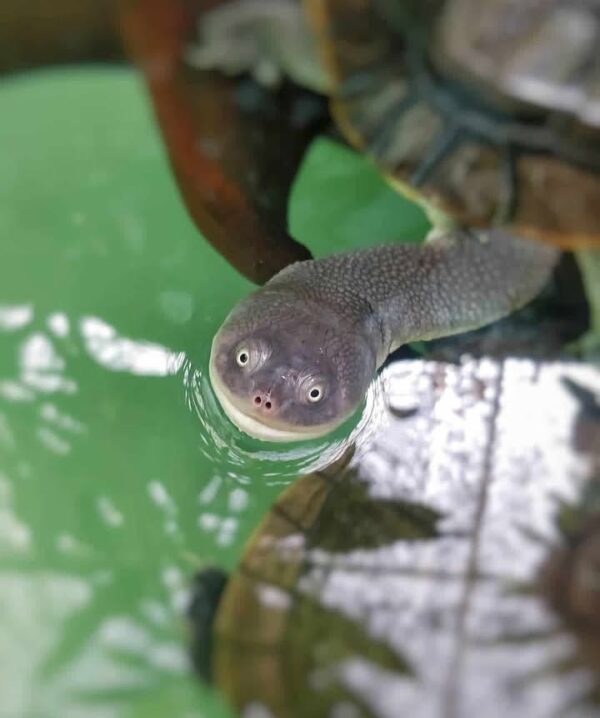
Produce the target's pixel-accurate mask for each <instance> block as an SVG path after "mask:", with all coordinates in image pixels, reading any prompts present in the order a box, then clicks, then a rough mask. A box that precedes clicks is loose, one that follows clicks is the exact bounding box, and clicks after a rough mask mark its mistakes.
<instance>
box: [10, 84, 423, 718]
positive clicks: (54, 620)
mask: <svg viewBox="0 0 600 718" xmlns="http://www.w3.org/2000/svg"><path fill="white" fill-rule="evenodd" d="M0 105H1V107H2V112H1V113H0V138H1V139H0V145H1V151H2V162H1V164H0V665H1V666H2V670H1V672H0V697H1V698H0V700H1V709H2V710H1V711H0V712H1V714H2V715H3V716H7V717H8V716H10V718H12V717H13V716H14V717H15V718H17V717H18V718H46V717H48V718H51V717H52V718H53V717H54V716H61V717H67V718H68V717H70V716H77V718H86V717H87V716H93V717H94V718H104V717H106V718H108V717H110V718H112V717H113V716H126V717H127V718H132V717H134V716H144V718H152V717H153V716H157V717H158V716H160V717H161V718H162V717H163V716H166V715H169V716H174V717H175V718H178V717H179V716H181V717H184V716H185V717H186V718H195V717H197V716H210V718H220V716H227V715H229V713H228V710H227V709H226V707H225V706H224V704H223V702H222V701H221V700H220V699H219V698H218V697H217V696H215V695H213V694H212V693H211V692H209V691H208V690H206V689H204V688H202V687H201V686H200V685H199V684H198V683H197V681H196V680H195V679H194V678H193V676H191V674H190V671H189V667H188V662H187V657H186V653H185V650H184V646H185V639H186V635H185V628H184V625H183V622H182V620H181V613H182V610H183V609H184V607H185V605H186V602H187V598H188V595H187V588H188V580H189V577H190V576H191V575H192V573H193V572H194V571H195V570H196V569H197V568H199V567H202V566H205V565H207V564H218V565H220V566H223V567H225V568H228V569H229V568H231V567H232V566H233V565H234V564H235V561H236V558H237V556H238V555H239V552H240V550H241V547H242V546H243V543H244V541H245V539H246V537H247V536H248V533H249V532H250V530H251V529H252V527H253V526H254V525H255V524H256V522H257V521H258V519H259V517H260V516H261V515H262V514H263V513H264V511H265V510H266V508H267V507H268V506H269V505H270V503H271V502H272V500H273V499H274V498H275V496H276V495H277V493H278V492H279V490H280V487H281V486H282V485H284V484H286V483H289V481H290V479H291V478H292V477H293V476H295V475H296V474H297V473H298V472H299V471H301V470H305V469H306V468H307V467H308V466H310V465H311V464H314V462H315V460H316V459H317V458H318V457H322V455H323V453H324V452H325V451H329V452H332V453H335V451H337V450H338V448H339V446H340V445H342V444H343V441H342V438H343V435H342V434H340V435H339V436H338V438H337V442H335V441H334V440H333V439H331V440H328V441H321V442H312V443H311V444H308V445H307V446H304V447H302V446H301V447H300V448H298V447H291V448H286V447H285V446H284V447H276V452H273V451H270V450H269V447H268V446H267V445H261V444H259V443H257V442H253V441H251V440H250V439H248V438H245V437H243V436H242V435H241V434H239V432H237V431H236V430H235V429H233V428H232V427H231V426H230V425H229V424H228V423H227V422H226V420H225V419H224V418H223V417H222V415H221V414H220V412H219V410H218V408H217V405H216V404H215V401H214V397H213V396H212V394H211V392H210V389H209V387H208V385H207V383H206V380H205V378H204V374H203V372H204V368H205V365H206V360H207V357H208V351H209V346H210V340H211V338H212V335H213V333H214V331H215V329H216V328H217V326H218V325H219V324H220V322H221V321H222V319H223V317H224V316H225V314H226V313H227V311H228V310H229V308H230V307H231V306H232V304H233V303H234V302H235V301H236V299H237V298H239V297H240V296H242V295H243V294H244V293H246V292H247V291H248V290H249V289H250V285H249V284H248V283H247V282H246V281H244V280H242V279H241V278H240V277H239V276H238V275H236V274H235V272H234V271H233V270H231V269H230V268H229V267H228V266H227V264H226V263H225V262H224V261H223V260H222V259H221V258H220V257H219V256H217V255H216V254H215V253H214V251H213V250H212V249H210V248H209V246H208V245H207V244H206V243H204V242H203V241H202V240H201V238H199V237H198V234H197V232H196V230H195V229H194V227H193V226H192V225H191V223H190V221H189V220H188V218H187V216H186V214H185V212H184V210H183V209H182V206H181V203H180V200H179V197H178V195H177V191H176V189H175V187H174V184H173V182H172V179H171V177H170V174H169V171H168V168H167V165H166V162H165V158H164V155H163V151H162V149H161V146H160V144H159V141H158V139H157V135H156V132H155V130H154V128H153V126H152V123H151V118H150V115H149V110H148V107H147V105H146V103H145V101H144V99H143V97H142V94H141V91H140V89H139V87H138V84H137V82H136V81H135V79H134V78H133V77H132V76H131V75H130V74H128V73H125V72H122V71H106V70H85V71H84V70H72V71H61V72H53V73H43V74H37V75H32V76H29V77H28V76H24V77H21V78H19V79H16V80H9V81H4V83H3V84H2V85H1V86H0ZM323 197H325V198H326V200H325V201H323ZM317 198H318V201H317ZM359 199H360V201H361V202H362V206H363V209H362V211H360V212H359V211H358V209H357V204H358V201H359ZM399 210H400V211H399ZM401 210H402V202H401V200H399V199H398V198H397V197H396V196H395V195H394V194H393V193H392V192H391V190H389V189H387V188H386V187H385V186H384V185H383V183H381V181H380V180H379V179H378V178H377V177H376V174H375V172H374V171H373V170H372V169H371V168H369V167H368V166H367V165H366V164H365V163H364V162H362V161H361V160H359V159H358V158H354V157H353V156H352V155H350V154H349V153H348V152H347V151H346V150H342V149H340V148H338V147H336V146H334V145H332V144H330V143H326V142H324V141H321V142H320V143H318V144H317V145H316V146H315V147H314V148H313V150H312V151H311V154H310V156H309V157H308V159H307V161H306V162H305V165H304V168H303V171H302V173H301V176H300V178H299V181H298V183H297V185H296V189H295V192H294V200H293V207H292V213H291V216H292V229H293V230H294V231H295V233H296V234H297V236H298V238H299V239H301V240H302V241H305V242H306V243H307V244H309V245H310V246H311V248H312V249H313V251H315V253H317V254H323V253H325V252H326V251H335V250H336V249H339V248H341V247H344V246H352V245H354V244H358V243H360V244H362V245H365V244H369V243H375V242H377V241H379V240H380V239H382V238H390V237H394V236H400V235H401V234H403V233H404V234H405V236H406V235H409V236H411V237H412V238H415V237H418V236H421V235H422V234H423V232H424V230H425V225H424V220H423V219H422V217H421V216H420V215H419V214H418V213H417V212H416V210H409V211H408V212H406V213H404V214H403V212H402V211H401ZM398 222H400V224H398ZM403 228H404V230H405V232H403ZM386 231H387V234H386ZM373 396H374V397H375V398H374V399H373V401H372V402H371V404H372V405H373V406H376V405H377V401H376V392H375V393H374V395H373ZM371 410H372V411H374V410H373V409H371ZM350 428H351V427H346V431H349V430H350Z"/></svg>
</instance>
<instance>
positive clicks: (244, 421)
mask: <svg viewBox="0 0 600 718" xmlns="http://www.w3.org/2000/svg"><path fill="white" fill-rule="evenodd" d="M208 375H209V378H210V383H211V385H212V388H213V391H214V393H215V396H216V397H217V399H218V401H219V404H220V405H221V408H222V409H223V411H224V412H225V414H226V416H227V418H228V419H229V420H230V421H231V422H232V423H233V424H235V426H237V428H238V429H239V430H240V431H243V432H244V433H245V434H248V435H249V436H251V437H252V438H254V439H260V440H261V441H272V442H278V443H282V442H289V441H307V440H308V439H317V438H319V437H320V436H323V435H325V434H328V433H329V432H330V431H332V430H333V429H335V428H336V426H338V425H339V423H340V422H335V423H332V424H325V425H323V424H322V425H320V426H311V427H292V426H289V427H282V428H278V427H275V426H270V425H269V424H265V423H264V422H262V421H259V420H258V419H257V418H256V417H254V416H251V415H250V414H247V413H246V412H245V411H244V410H243V409H242V408H241V407H240V406H239V405H238V404H237V403H236V401H235V399H234V398H233V397H232V396H231V393H230V392H229V391H228V390H227V388H226V387H225V385H224V384H223V382H222V381H221V380H220V378H219V376H218V375H217V372H216V371H215V370H214V367H213V356H212V352H211V357H210V362H209V365H208Z"/></svg>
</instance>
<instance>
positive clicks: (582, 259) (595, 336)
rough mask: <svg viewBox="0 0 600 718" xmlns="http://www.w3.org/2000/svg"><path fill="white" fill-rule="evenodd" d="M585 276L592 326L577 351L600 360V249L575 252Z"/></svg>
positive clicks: (589, 358)
mask: <svg viewBox="0 0 600 718" xmlns="http://www.w3.org/2000/svg"><path fill="white" fill-rule="evenodd" d="M575 257H576V258H577V263H578V265H579V269H580V270H581V274H582V277H583V284H584V287H585V295H586V297H587V300H588V303H589V306H590V328H589V329H588V331H587V332H586V333H585V334H584V335H583V336H582V337H581V338H580V339H579V340H578V341H577V344H576V347H575V348H576V350H577V353H578V354H580V355H581V356H583V358H584V359H588V360H590V361H595V362H598V361H600V249H595V248H590V249H579V250H577V251H576V252H575Z"/></svg>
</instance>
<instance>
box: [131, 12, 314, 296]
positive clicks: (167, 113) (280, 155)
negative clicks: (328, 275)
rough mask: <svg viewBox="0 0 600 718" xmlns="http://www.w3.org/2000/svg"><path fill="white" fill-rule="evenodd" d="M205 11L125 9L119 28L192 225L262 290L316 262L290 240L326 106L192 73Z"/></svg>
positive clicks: (285, 91) (292, 91)
mask: <svg viewBox="0 0 600 718" xmlns="http://www.w3.org/2000/svg"><path fill="white" fill-rule="evenodd" d="M213 4H214V3H213ZM201 6H202V7H203V8H206V4H204V5H201V4H198V3H194V2H190V0H121V3H120V25H121V29H122V34H123V37H124V40H125V44H126V47H127V49H128V51H129V53H130V55H131V57H132V58H133V60H134V61H135V63H136V64H137V65H138V67H139V68H140V70H141V71H142V72H143V74H144V77H145V80H146V83H147V87H148V90H149V92H150V96H151V98H152V102H153V105H154V110H155V113H156V118H157V120H158V124H159V126H160V130H161V132H162V135H163V139H164V142H165V145H166V147H167V151H168V155H169V159H170V161H171V165H172V168H173V171H174V173H175V176H176V178H177V182H178V184H179V188H180V190H181V193H182V196H183V199H184V202H185V204H186V206H187V209H188V211H189V213H190V215H191V217H192V219H193V220H194V222H195V223H196V225H197V226H198V228H199V229H200V230H201V232H202V233H203V235H204V236H205V237H206V239H207V240H208V241H209V242H210V243H211V244H212V245H213V246H214V247H215V249H216V250H217V251H218V252H220V253H221V254H222V255H223V256H224V257H225V258H226V259H227V260H228V261H229V262H230V263H231V264H232V265H233V266H234V267H235V268H236V269H237V270H238V271H239V272H241V273H242V274H244V275H245V276H246V277H248V278H249V279H251V280H252V281H255V282H258V283H262V282H265V281H266V280H268V279H269V278H270V277H271V276H272V275H273V274H274V273H276V272H277V271H279V270H280V269H282V268H283V267H284V266H286V265H287V264H289V263H290V262H293V261H297V260H299V259H305V258H307V257H309V256H310V254H309V252H308V250H307V249H306V248H305V247H304V246H302V245H301V244H299V243H298V242H296V241H294V240H293V239H292V238H291V237H290V235H289V234H288V232H287V199H288V194H289V190H290V186H291V182H292V180H293V177H294V175H295V173H296V170H297V167H298V164H299V162H300V159H301V157H302V155H303V153H304V150H305V148H306V146H307V144H308V142H309V141H310V139H311V138H312V137H313V135H314V132H315V130H316V129H317V126H318V117H319V115H320V114H321V107H323V106H322V104H321V101H320V100H319V99H318V98H316V97H315V96H314V95H311V94H310V93H307V92H304V91H300V90H298V89H297V88H294V87H291V86H286V87H283V88H282V89H281V90H279V91H278V92H277V93H274V94H271V93H266V92H265V91H263V90H261V89H260V88H258V87H257V86H256V85H255V84H254V83H253V82H252V81H251V80H249V79H246V78H241V79H232V78H226V77H223V76H221V75H219V74H217V73H213V72H208V71H198V70H193V69H191V68H190V67H188V66H186V63H185V60H184V55H185V50H186V47H187V46H188V45H189V44H190V43H191V42H192V41H193V39H194V34H195V28H196V24H197V19H198V15H199V9H200V7H201ZM299 115H304V118H305V119H304V120H302V119H300V120H298V117H299Z"/></svg>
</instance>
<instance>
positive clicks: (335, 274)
mask: <svg viewBox="0 0 600 718" xmlns="http://www.w3.org/2000/svg"><path fill="white" fill-rule="evenodd" d="M558 256H559V251H558V250H557V249H555V248H553V247H550V246H549V245H546V244H542V243H540V242H534V241H531V240H526V239H520V238H518V237H515V236H514V235H511V234H508V233H506V232H503V231H501V230H490V231H486V232H479V233H466V232H458V231H454V232H451V233H449V234H448V235H446V236H444V237H440V238H437V239H435V240H432V241H429V242H426V243H425V244H422V245H409V244H394V245H385V246H381V247H376V248H373V249H367V250H360V251H356V252H348V253H345V254H339V255H334V256H331V257H326V258H324V259H319V260H314V261H308V262H300V263H298V264H294V265H292V266H291V267H288V268H287V269H285V270H283V272H280V273H279V274H278V275H276V277H274V278H273V279H272V280H271V282H269V284H268V285H267V286H269V285H271V286H272V287H273V288H275V286H279V287H281V288H283V287H287V288H289V289H291V290H292V291H294V292H295V293H296V294H298V295H299V298H300V299H310V300H313V301H315V302H317V303H319V304H322V305H324V306H327V307H329V308H331V309H333V310H334V311H336V312H337V313H338V314H339V315H340V317H341V320H346V321H350V322H352V324H353V325H355V324H356V322H371V323H373V321H374V322H375V323H376V324H377V326H378V328H379V331H377V332H376V333H375V334H374V336H377V342H378V343H379V346H378V347H377V356H378V358H379V361H383V359H384V358H385V356H386V355H387V353H388V352H389V351H391V350H392V349H394V348H396V347H398V346H400V345H402V344H404V343H406V342H408V341H416V340H421V339H433V338H435V337H439V336H446V335H448V334H455V333H458V332H462V331H467V330H470V329H475V328H477V327H480V326H483V325H484V324H487V323H489V322H492V321H494V320H496V319H499V318H500V317H503V316H505V315H507V314H510V313H511V312H512V311H514V310H515V309H518V308H519V307H521V306H523V305H524V304H526V303H527V302H528V301H529V300H531V299H532V298H533V297H534V296H535V295H536V294H537V293H538V292H539V291H540V290H541V289H542V287H543V285H544V284H545V282H546V281H547V279H548V277H549V276H550V273H551V271H552V269H553V267H554V265H555V264H556V261H557V259H558Z"/></svg>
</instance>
